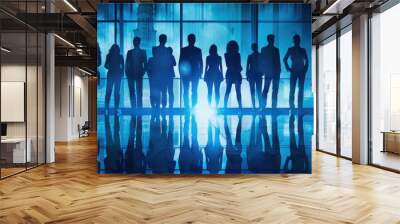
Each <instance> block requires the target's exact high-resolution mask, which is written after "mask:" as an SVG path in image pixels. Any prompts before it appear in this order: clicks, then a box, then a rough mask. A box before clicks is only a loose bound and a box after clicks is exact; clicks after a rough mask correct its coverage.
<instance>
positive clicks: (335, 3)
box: [322, 0, 341, 15]
mask: <svg viewBox="0 0 400 224" xmlns="http://www.w3.org/2000/svg"><path fill="white" fill-rule="evenodd" d="M340 2H341V0H336V1H335V2H334V3H333V4H332V5H330V6H329V7H328V8H327V9H325V10H324V12H323V13H322V14H324V15H326V14H333V13H332V12H331V11H332V9H335V8H336V7H337V6H338V4H339V3H340ZM336 11H337V9H336ZM335 14H339V13H335Z"/></svg>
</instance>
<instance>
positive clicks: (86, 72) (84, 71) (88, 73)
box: [78, 68, 93, 75]
mask: <svg viewBox="0 0 400 224" xmlns="http://www.w3.org/2000/svg"><path fill="white" fill-rule="evenodd" d="M78 70H79V71H81V72H83V73H85V74H87V75H93V74H92V73H90V72H88V71H86V70H83V69H81V68H78Z"/></svg>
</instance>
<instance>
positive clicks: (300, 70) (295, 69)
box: [283, 34, 308, 109]
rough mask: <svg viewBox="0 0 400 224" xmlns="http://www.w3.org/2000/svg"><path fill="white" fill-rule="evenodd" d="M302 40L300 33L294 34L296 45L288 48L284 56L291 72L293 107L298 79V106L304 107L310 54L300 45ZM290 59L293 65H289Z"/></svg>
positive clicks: (292, 107) (291, 102) (290, 100)
mask: <svg viewBox="0 0 400 224" xmlns="http://www.w3.org/2000/svg"><path fill="white" fill-rule="evenodd" d="M300 41H301V39H300V36H299V35H298V34H296V35H294V36H293V44H294V46H293V47H290V48H289V49H288V51H287V52H286V55H285V57H284V58H283V61H284V63H285V67H286V70H287V71H289V72H290V91H289V106H290V108H291V109H294V93H295V90H296V83H297V81H298V83H299V90H298V96H297V107H298V108H303V98H304V81H305V76H306V73H307V70H308V56H307V52H306V49H305V48H302V47H300ZM288 59H290V61H291V66H289V63H288Z"/></svg>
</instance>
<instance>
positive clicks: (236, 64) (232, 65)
mask: <svg viewBox="0 0 400 224" xmlns="http://www.w3.org/2000/svg"><path fill="white" fill-rule="evenodd" d="M240 62H241V59H240V54H239V45H238V43H237V42H236V41H234V40H231V41H229V43H228V44H227V46H226V53H225V63H226V67H227V70H226V75H225V79H226V92H225V100H224V107H225V108H226V107H227V106H228V99H229V94H230V93H231V89H232V85H233V84H235V88H236V98H237V101H238V104H239V108H242V94H241V91H240V86H241V84H242V75H241V74H240V72H241V71H242V66H241V65H240Z"/></svg>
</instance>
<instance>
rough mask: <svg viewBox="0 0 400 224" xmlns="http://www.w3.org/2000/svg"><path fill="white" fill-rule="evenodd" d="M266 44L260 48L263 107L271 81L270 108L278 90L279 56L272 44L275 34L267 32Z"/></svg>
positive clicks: (274, 105)
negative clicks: (263, 78)
mask: <svg viewBox="0 0 400 224" xmlns="http://www.w3.org/2000/svg"><path fill="white" fill-rule="evenodd" d="M267 41H268V45H267V46H265V47H263V48H262V49H261V55H262V58H263V67H264V75H265V82H264V89H263V97H264V105H263V106H264V107H265V106H266V105H267V97H268V92H269V87H270V85H271V82H272V103H271V106H272V108H276V106H277V104H278V90H279V80H280V78H281V77H280V76H281V57H280V53H279V49H278V48H276V47H275V46H274V43H275V36H274V35H272V34H269V35H268V36H267Z"/></svg>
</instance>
